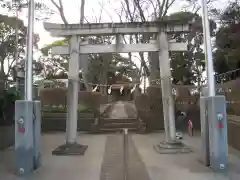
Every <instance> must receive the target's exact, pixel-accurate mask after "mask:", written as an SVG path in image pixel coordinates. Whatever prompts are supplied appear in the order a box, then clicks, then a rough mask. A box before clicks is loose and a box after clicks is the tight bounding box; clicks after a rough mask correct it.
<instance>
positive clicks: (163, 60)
mask: <svg viewBox="0 0 240 180" xmlns="http://www.w3.org/2000/svg"><path fill="white" fill-rule="evenodd" d="M44 27H45V29H46V30H47V31H49V32H50V33H51V35H52V36H55V37H63V36H70V37H71V38H70V40H69V44H67V45H64V46H58V47H54V48H53V49H52V53H53V54H55V55H67V54H70V61H69V73H68V80H69V85H68V108H67V123H66V124H67V126H66V132H67V136H66V144H64V145H62V146H60V147H59V148H57V149H56V150H55V151H53V153H55V154H66V155H67V154H84V152H85V150H86V148H87V147H86V146H82V145H79V144H77V141H76V138H77V106H78V90H79V88H78V87H79V85H78V84H79V76H78V74H79V57H80V54H90V53H128V52H159V64H160V72H161V74H160V75H161V88H162V99H163V112H164V126H165V134H166V142H164V143H162V144H160V145H158V147H160V148H162V149H170V150H171V149H176V148H177V149H180V151H181V149H182V148H183V146H182V144H181V145H180V144H179V143H178V142H176V135H175V117H174V104H173V97H172V88H171V69H170V58H169V51H186V50H187V43H177V42H170V41H168V38H167V37H168V35H169V34H170V35H171V34H173V33H176V32H178V33H179V32H180V33H189V32H190V27H191V22H186V23H185V24H183V23H182V22H179V21H175V20H171V21H158V22H147V23H140V22H137V23H97V24H83V25H80V24H68V25H64V24H51V23H44ZM130 34H156V35H157V37H158V38H157V40H156V41H151V42H150V43H146V44H144V43H142V44H123V43H122V41H121V37H122V36H124V35H130ZM83 36H116V40H117V42H116V44H111V45H89V44H82V43H81V42H80V40H79V39H80V38H79V37H83ZM82 61H83V59H80V62H81V64H82V63H83V62H82ZM166 144H167V146H166Z"/></svg>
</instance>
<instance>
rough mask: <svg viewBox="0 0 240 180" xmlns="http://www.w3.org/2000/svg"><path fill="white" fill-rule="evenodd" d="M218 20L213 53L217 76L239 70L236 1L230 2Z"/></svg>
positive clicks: (239, 14)
mask: <svg viewBox="0 0 240 180" xmlns="http://www.w3.org/2000/svg"><path fill="white" fill-rule="evenodd" d="M219 18H220V20H221V22H220V25H221V26H220V28H219V29H218V31H217V33H216V42H215V48H216V51H215V52H214V62H215V71H216V73H217V74H221V73H225V72H228V71H230V70H235V69H239V68H240V53H239V52H240V3H239V2H238V1H234V2H230V3H229V5H228V6H227V7H226V8H225V9H224V10H223V11H222V12H220V13H219ZM231 75H232V74H231ZM234 76H236V75H234ZM239 76H240V74H238V75H237V77H239ZM223 78H225V77H223ZM232 78H236V77H231V79H232ZM222 80H223V81H224V80H226V79H222Z"/></svg>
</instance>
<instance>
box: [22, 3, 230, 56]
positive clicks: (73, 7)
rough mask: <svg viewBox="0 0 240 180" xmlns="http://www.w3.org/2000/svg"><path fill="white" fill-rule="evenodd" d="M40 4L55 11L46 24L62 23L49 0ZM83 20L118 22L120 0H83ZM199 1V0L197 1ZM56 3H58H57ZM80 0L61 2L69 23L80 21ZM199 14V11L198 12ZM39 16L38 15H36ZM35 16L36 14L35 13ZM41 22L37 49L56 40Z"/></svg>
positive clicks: (37, 26)
mask: <svg viewBox="0 0 240 180" xmlns="http://www.w3.org/2000/svg"><path fill="white" fill-rule="evenodd" d="M41 1H42V2H44V3H46V5H47V6H48V7H49V8H51V9H53V10H55V12H56V13H55V14H53V15H52V16H51V17H50V19H48V20H47V22H52V23H62V20H61V18H60V15H59V13H58V12H57V10H56V8H55V7H54V6H53V4H52V3H51V1H50V0H41ZM85 1H86V3H85V18H86V19H88V21H90V22H93V23H96V22H98V21H99V18H97V19H96V17H99V16H100V14H102V16H101V22H113V21H114V22H118V21H119V17H118V16H117V13H116V9H119V7H121V0H85ZM177 1H178V3H176V4H174V5H173V6H172V8H171V9H170V11H169V13H173V12H177V11H181V10H182V9H181V7H183V6H184V5H185V4H184V3H183V1H181V0H177ZM199 1H201V0H199ZM57 2H58V1H57ZM227 2H228V0H217V2H216V3H215V4H214V7H216V8H221V7H224V5H225V4H226V3H227ZM80 5H81V1H80V0H78V1H77V0H63V6H64V13H65V16H66V18H67V20H68V22H69V23H79V19H80ZM200 12H201V11H200ZM38 14H39V13H38ZM36 15H37V13H36ZM27 16H28V12H27V9H25V10H23V11H22V12H21V13H20V18H21V19H22V20H24V23H25V24H26V25H27ZM43 23H44V22H43V21H35V24H34V26H35V27H34V32H35V33H37V34H39V36H40V42H39V43H38V45H39V47H40V48H41V47H43V46H44V45H46V44H49V43H51V42H53V41H54V40H56V39H57V38H52V37H51V36H50V34H49V33H48V32H47V31H45V30H44V27H43ZM35 56H36V57H39V56H40V54H39V52H36V53H35Z"/></svg>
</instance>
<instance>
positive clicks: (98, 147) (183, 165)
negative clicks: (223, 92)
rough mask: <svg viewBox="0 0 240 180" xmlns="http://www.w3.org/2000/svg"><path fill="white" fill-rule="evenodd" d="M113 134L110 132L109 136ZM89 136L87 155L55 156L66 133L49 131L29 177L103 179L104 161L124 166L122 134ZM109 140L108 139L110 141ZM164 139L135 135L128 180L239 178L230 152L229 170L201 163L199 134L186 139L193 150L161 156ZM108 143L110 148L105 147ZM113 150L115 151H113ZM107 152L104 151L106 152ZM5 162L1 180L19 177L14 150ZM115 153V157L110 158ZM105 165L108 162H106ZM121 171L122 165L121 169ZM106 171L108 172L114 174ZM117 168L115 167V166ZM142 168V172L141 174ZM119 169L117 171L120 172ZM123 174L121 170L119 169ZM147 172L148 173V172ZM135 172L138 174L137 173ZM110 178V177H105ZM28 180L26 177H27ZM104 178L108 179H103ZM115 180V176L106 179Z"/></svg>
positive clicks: (239, 160) (82, 138) (239, 161)
mask: <svg viewBox="0 0 240 180" xmlns="http://www.w3.org/2000/svg"><path fill="white" fill-rule="evenodd" d="M110 137H111V135H110ZM112 137H113V138H112V139H111V138H110V140H109V139H108V138H109V135H89V134H80V135H79V138H78V142H79V143H81V144H86V145H88V146H89V147H88V149H87V151H86V153H85V155H84V156H72V157H71V156H66V157H62V156H53V155H52V154H51V152H52V150H53V149H54V148H56V147H57V146H58V145H60V144H62V143H63V142H64V141H65V135H64V134H48V135H47V134H46V135H43V137H42V156H43V158H42V166H41V168H40V169H39V170H38V171H36V172H35V173H33V174H32V176H31V177H29V178H28V179H27V180H48V179H49V180H79V179H81V180H103V179H101V176H100V174H101V171H102V173H103V172H104V171H103V169H104V161H105V163H106V159H109V158H110V162H111V163H110V164H109V161H108V162H107V163H106V164H107V165H113V164H114V163H116V164H119V165H121V162H120V160H119V159H117V158H115V159H114V158H112V157H113V156H114V153H117V154H115V157H118V158H121V155H120V154H121V148H122V146H121V134H115V135H112ZM107 139H108V140H107ZM162 140H164V136H163V134H161V133H155V134H148V135H137V134H132V140H130V141H129V142H130V147H129V149H130V153H129V156H130V157H129V161H130V163H129V164H130V168H129V170H130V171H131V172H132V178H131V179H129V180H136V176H138V177H137V179H139V180H141V177H143V178H144V180H149V179H151V180H174V179H179V180H185V179H193V180H239V179H240V156H239V157H238V156H237V153H235V152H234V153H233V151H230V155H229V162H230V173H229V174H226V175H224V174H215V173H214V172H212V171H211V169H209V168H207V167H205V166H204V165H203V164H202V163H200V162H199V154H198V153H199V151H200V139H199V137H193V138H192V137H188V136H185V140H184V142H185V143H186V144H187V145H189V146H190V147H191V148H192V150H193V153H190V154H175V155H162V154H158V153H156V152H155V150H154V149H153V145H154V144H156V143H159V142H160V141H162ZM106 146H108V148H110V149H111V151H109V150H106ZM112 150H113V151H114V152H113V151H112ZM104 152H105V153H104ZM2 155H3V157H2V158H3V161H2V162H0V179H1V180H2V179H4V180H18V179H19V178H17V177H15V176H14V175H13V174H12V168H13V164H12V163H13V152H12V151H11V150H8V151H5V152H3V154H2ZM111 156H112V157H111ZM106 164H105V165H106ZM119 169H120V171H121V167H120V168H119ZM110 170H111V168H110V169H107V170H106V166H105V175H106V174H109V173H111V172H112V171H110ZM115 170H116V168H115ZM139 171H141V172H140V173H139ZM118 173H119V172H118V171H117V172H115V174H116V175H117V174H118ZM120 173H121V172H120ZM146 173H148V174H146ZM134 175H135V176H134ZM104 177H109V176H104ZM24 180H26V179H24ZM104 180H105V179H104ZM106 180H115V179H111V178H109V179H106Z"/></svg>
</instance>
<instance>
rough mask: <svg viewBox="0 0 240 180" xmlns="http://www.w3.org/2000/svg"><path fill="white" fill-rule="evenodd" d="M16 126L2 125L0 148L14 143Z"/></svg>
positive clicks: (0, 128) (0, 127)
mask: <svg viewBox="0 0 240 180" xmlns="http://www.w3.org/2000/svg"><path fill="white" fill-rule="evenodd" d="M14 139H15V128H14V125H12V126H0V150H2V149H6V148H8V147H10V146H13V145H14Z"/></svg>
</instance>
